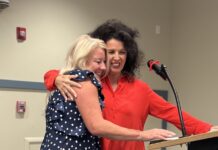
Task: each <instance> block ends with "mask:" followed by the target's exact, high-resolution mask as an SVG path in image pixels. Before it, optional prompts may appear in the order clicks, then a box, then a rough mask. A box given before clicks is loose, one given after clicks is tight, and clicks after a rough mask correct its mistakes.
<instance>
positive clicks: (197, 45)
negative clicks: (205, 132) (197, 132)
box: [169, 0, 218, 149]
mask: <svg viewBox="0 0 218 150" xmlns="http://www.w3.org/2000/svg"><path fill="white" fill-rule="evenodd" d="M217 6H218V1H217V0H182V1H181V0H172V9H173V10H172V36H171V41H172V42H171V43H172V44H171V45H172V48H171V50H170V53H169V54H170V56H169V58H170V70H171V71H172V78H173V79H174V82H175V84H176V87H177V90H178V93H179V96H180V101H181V104H182V107H183V108H184V109H185V110H186V111H187V112H189V113H191V114H192V115H193V116H196V117H197V118H199V119H201V120H205V121H207V122H210V123H212V124H218V115H217V106H218V100H217V99H218V80H217V77H218V68H217V65H218V59H217V57H218V50H217V49H218V42H217V39H218V30H217V26H218V18H217V14H218V9H217ZM172 99H173V97H172ZM169 129H173V130H176V129H175V128H174V127H172V126H170V128H169ZM176 131H177V130H176ZM178 133H179V132H178ZM172 149H181V148H180V146H178V147H174V148H172ZM183 149H186V148H185V146H183Z"/></svg>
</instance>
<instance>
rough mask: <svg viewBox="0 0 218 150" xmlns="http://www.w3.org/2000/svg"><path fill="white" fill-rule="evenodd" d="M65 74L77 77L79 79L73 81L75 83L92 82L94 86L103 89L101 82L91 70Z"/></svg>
mask: <svg viewBox="0 0 218 150" xmlns="http://www.w3.org/2000/svg"><path fill="white" fill-rule="evenodd" d="M64 74H69V75H77V78H75V79H73V80H74V81H77V82H82V81H91V83H92V84H94V85H95V86H96V87H97V88H101V84H100V82H99V81H98V80H97V78H96V77H95V74H94V73H93V72H92V71H90V70H82V69H73V70H70V71H67V72H66V73H64Z"/></svg>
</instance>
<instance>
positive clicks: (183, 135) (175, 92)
mask: <svg viewBox="0 0 218 150" xmlns="http://www.w3.org/2000/svg"><path fill="white" fill-rule="evenodd" d="M161 71H162V72H163V73H164V75H165V77H166V79H167V80H168V81H169V83H170V86H171V88H172V90H173V93H174V96H175V99H176V104H177V109H178V113H179V119H180V123H181V128H182V137H185V136H186V129H185V124H184V120H183V115H182V109H181V105H180V101H179V96H178V94H177V91H176V89H175V87H174V85H173V83H172V81H171V79H170V77H169V74H168V73H167V70H166V66H164V65H163V64H161Z"/></svg>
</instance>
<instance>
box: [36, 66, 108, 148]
mask: <svg viewBox="0 0 218 150" xmlns="http://www.w3.org/2000/svg"><path fill="white" fill-rule="evenodd" d="M67 74H71V75H78V77H77V78H76V79H74V80H75V81H77V82H82V81H86V80H90V81H91V82H92V83H93V84H94V85H95V86H96V88H97V89H98V96H99V105H100V106H101V108H103V107H104V103H103V100H104V96H103V95H102V93H101V89H102V87H101V84H100V82H99V81H98V80H97V79H96V78H95V76H94V74H93V73H92V72H90V71H88V70H79V69H76V70H72V71H69V72H67ZM40 149H41V150H100V142H99V137H97V136H93V135H91V133H90V132H89V131H88V129H87V128H86V126H85V124H84V121H83V119H82V117H81V115H80V112H79V110H78V108H77V106H76V103H75V102H74V101H67V102H65V100H64V97H63V96H62V95H61V93H60V91H59V90H55V91H54V92H53V93H52V94H51V96H50V97H49V102H48V105H47V109H46V133H45V136H44V140H43V142H42V145H41V148H40Z"/></svg>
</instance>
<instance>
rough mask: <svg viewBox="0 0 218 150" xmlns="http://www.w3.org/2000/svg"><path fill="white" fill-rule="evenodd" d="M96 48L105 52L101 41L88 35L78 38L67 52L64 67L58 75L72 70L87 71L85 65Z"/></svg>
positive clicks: (104, 46)
mask: <svg viewBox="0 0 218 150" xmlns="http://www.w3.org/2000/svg"><path fill="white" fill-rule="evenodd" d="M97 48H102V49H104V50H105V51H106V45H105V43H104V41H103V40H100V39H96V38H92V37H90V36H89V35H82V36H80V37H79V38H78V39H77V40H76V42H75V43H74V45H73V46H72V47H71V48H70V50H69V51H68V53H67V56H66V65H65V67H64V68H63V69H62V70H61V72H60V73H61V74H63V73H65V72H67V71H70V70H73V69H82V70H83V69H87V67H86V63H87V59H88V56H89V54H90V53H91V52H92V51H93V50H95V49H97ZM105 55H106V52H105ZM106 67H107V64H106ZM107 68H108V67H107ZM107 72H108V71H106V73H107ZM104 76H105V75H104Z"/></svg>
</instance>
